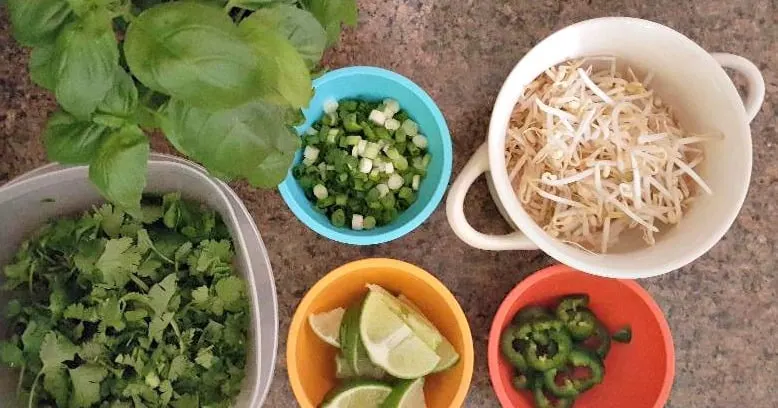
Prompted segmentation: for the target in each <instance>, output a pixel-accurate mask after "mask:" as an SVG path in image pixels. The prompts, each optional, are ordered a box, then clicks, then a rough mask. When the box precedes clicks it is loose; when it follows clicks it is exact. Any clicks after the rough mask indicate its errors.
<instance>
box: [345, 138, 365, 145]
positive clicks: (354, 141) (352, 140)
mask: <svg viewBox="0 0 778 408" xmlns="http://www.w3.org/2000/svg"><path fill="white" fill-rule="evenodd" d="M361 141H362V138H361V137H359V136H346V145H347V146H356V145H357V144H359V142H361Z"/></svg>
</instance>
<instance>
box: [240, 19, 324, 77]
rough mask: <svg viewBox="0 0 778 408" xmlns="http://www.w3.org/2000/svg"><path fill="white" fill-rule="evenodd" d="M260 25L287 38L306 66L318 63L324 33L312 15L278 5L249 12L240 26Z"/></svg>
mask: <svg viewBox="0 0 778 408" xmlns="http://www.w3.org/2000/svg"><path fill="white" fill-rule="evenodd" d="M244 26H253V27H262V28H263V29H264V30H266V31H272V32H276V33H278V34H279V35H281V36H283V37H284V38H286V39H287V40H288V41H289V42H290V43H291V44H292V45H293V46H294V48H295V49H296V50H297V52H299V53H300V56H302V57H303V59H304V60H305V62H306V64H307V65H308V68H312V67H314V66H316V64H318V63H319V60H321V56H322V54H323V53H324V48H325V47H326V46H327V33H326V32H325V31H324V28H323V27H322V26H321V24H319V22H318V21H317V20H316V18H315V17H314V16H313V14H311V13H309V12H307V11H305V10H300V9H299V8H297V7H293V6H288V5H285V4H279V5H277V6H274V7H268V8H263V9H260V10H257V11H256V12H255V13H252V14H251V15H250V16H249V17H247V18H246V19H245V20H243V21H242V22H241V27H242V28H243V27H244Z"/></svg>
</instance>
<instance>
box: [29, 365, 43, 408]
mask: <svg viewBox="0 0 778 408" xmlns="http://www.w3.org/2000/svg"><path fill="white" fill-rule="evenodd" d="M42 375H43V370H41V371H39V372H38V375H36V376H35V381H33V382H32V389H30V398H28V399H27V408H33V405H32V401H33V400H34V399H35V387H37V386H38V380H40V378H41V376H42Z"/></svg>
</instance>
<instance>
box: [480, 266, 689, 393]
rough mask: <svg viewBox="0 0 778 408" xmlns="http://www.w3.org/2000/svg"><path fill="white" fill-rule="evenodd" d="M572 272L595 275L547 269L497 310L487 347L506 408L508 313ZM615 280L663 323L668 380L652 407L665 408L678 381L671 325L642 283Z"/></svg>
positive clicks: (496, 386) (494, 380)
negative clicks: (502, 342) (544, 283)
mask: <svg viewBox="0 0 778 408" xmlns="http://www.w3.org/2000/svg"><path fill="white" fill-rule="evenodd" d="M571 272H574V273H581V274H584V275H586V276H589V277H592V276H594V275H591V274H587V273H586V272H583V271H580V270H578V269H575V268H573V267H570V266H567V265H563V264H556V265H552V266H549V267H546V268H543V269H541V270H539V271H537V272H535V273H533V274H532V275H530V276H529V277H527V278H526V279H524V280H522V281H521V282H519V283H518V284H517V285H516V286H515V287H514V288H513V289H511V291H510V292H509V293H508V295H507V296H505V299H503V301H502V303H500V307H499V308H498V309H497V312H496V313H495V315H494V318H493V319H492V325H491V328H490V330H489V342H488V344H487V361H488V365H489V380H490V382H491V383H492V389H493V390H494V393H495V394H497V399H498V400H499V401H500V405H502V406H503V407H505V408H511V407H512V405H511V401H510V399H509V398H508V394H507V392H506V391H505V390H506V389H507V388H508V387H510V385H509V384H506V383H505V382H503V381H502V377H501V376H500V368H499V367H500V365H499V358H500V356H499V355H500V351H499V338H500V335H501V333H500V332H501V331H502V327H501V326H502V323H503V322H505V321H506V320H507V319H509V318H510V317H511V316H508V310H509V309H510V308H511V306H513V304H514V303H516V301H518V299H519V298H520V297H521V295H523V294H524V292H526V291H527V290H528V289H529V288H530V287H532V286H533V285H534V284H536V283H537V282H540V281H541V280H543V279H546V278H550V277H553V276H556V275H562V274H567V273H571ZM614 280H615V281H617V282H619V283H620V284H622V285H623V286H624V289H625V290H630V291H632V292H633V293H635V294H637V295H638V297H639V298H640V300H642V301H643V302H644V303H645V304H646V306H648V308H649V310H651V313H652V315H653V316H654V317H655V318H656V320H657V323H658V324H659V331H660V332H661V333H662V339H663V342H664V349H665V352H666V361H665V364H666V365H667V370H666V371H665V375H664V378H663V379H662V388H660V390H659V395H657V398H656V401H655V402H654V405H653V407H652V408H662V407H664V406H665V403H666V402H667V400H668V399H669V398H670V391H671V389H672V386H673V379H674V378H675V346H674V343H673V336H672V333H671V332H670V325H669V324H668V323H667V319H666V318H665V315H664V313H663V312H662V309H661V308H660V307H659V305H658V304H657V303H656V301H655V300H654V298H653V297H652V296H651V294H650V293H648V291H647V290H646V289H644V288H643V287H642V286H640V284H638V283H637V282H636V281H635V280H631V279H614Z"/></svg>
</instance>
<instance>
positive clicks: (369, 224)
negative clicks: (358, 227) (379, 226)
mask: <svg viewBox="0 0 778 408" xmlns="http://www.w3.org/2000/svg"><path fill="white" fill-rule="evenodd" d="M375 224H376V222H375V217H373V216H372V215H368V216H367V217H365V219H364V220H363V221H362V226H363V227H364V228H365V229H368V230H369V229H373V228H375Z"/></svg>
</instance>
